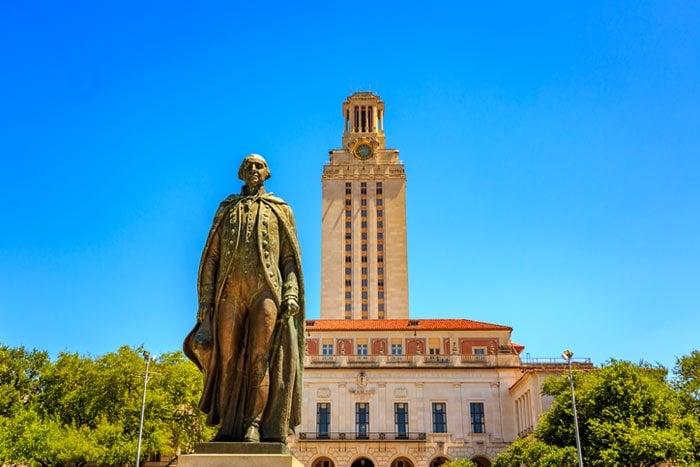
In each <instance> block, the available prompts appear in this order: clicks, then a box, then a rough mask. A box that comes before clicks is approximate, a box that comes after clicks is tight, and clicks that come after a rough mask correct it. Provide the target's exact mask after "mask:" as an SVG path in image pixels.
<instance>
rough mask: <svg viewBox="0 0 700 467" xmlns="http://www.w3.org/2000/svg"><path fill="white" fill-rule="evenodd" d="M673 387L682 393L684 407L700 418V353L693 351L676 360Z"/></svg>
mask: <svg viewBox="0 0 700 467" xmlns="http://www.w3.org/2000/svg"><path fill="white" fill-rule="evenodd" d="M673 372H674V373H675V375H676V378H675V379H674V381H673V386H674V387H675V388H676V389H677V390H678V391H679V392H680V395H681V399H682V401H683V404H684V406H685V407H686V408H687V409H688V411H689V412H690V413H692V414H693V415H695V417H696V418H700V351H698V350H693V351H692V352H691V353H690V355H686V356H684V357H681V358H679V359H677V360H676V366H675V367H674V369H673Z"/></svg>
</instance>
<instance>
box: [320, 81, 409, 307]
mask: <svg viewBox="0 0 700 467" xmlns="http://www.w3.org/2000/svg"><path fill="white" fill-rule="evenodd" d="M343 118H344V121H345V125H344V130H343V139H342V144H343V146H342V149H334V150H331V151H329V154H330V158H329V159H330V160H329V162H328V163H326V164H325V165H324V167H323V176H322V178H321V183H322V185H323V211H322V221H321V229H322V237H321V241H322V246H321V258H322V259H321V319H404V318H408V267H407V266H408V265H407V253H406V250H407V249H406V174H405V171H404V166H403V163H402V162H400V161H399V151H398V150H396V149H387V148H386V141H385V137H384V102H382V100H381V99H380V98H379V96H377V95H375V94H373V93H371V92H356V93H355V94H353V95H351V96H349V97H348V98H347V100H346V101H345V102H344V103H343Z"/></svg>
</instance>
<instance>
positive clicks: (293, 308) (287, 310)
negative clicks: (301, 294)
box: [281, 297, 299, 320]
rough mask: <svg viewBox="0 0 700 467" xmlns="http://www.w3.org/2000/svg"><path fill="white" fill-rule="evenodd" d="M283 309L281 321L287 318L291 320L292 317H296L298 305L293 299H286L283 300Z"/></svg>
mask: <svg viewBox="0 0 700 467" xmlns="http://www.w3.org/2000/svg"><path fill="white" fill-rule="evenodd" d="M283 309H284V312H283V313H282V316H281V318H282V320H286V319H287V318H291V317H292V316H294V315H296V314H297V313H299V303H298V302H297V299H296V298H294V297H287V298H285V299H284V302H283Z"/></svg>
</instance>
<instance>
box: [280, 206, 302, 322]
mask: <svg viewBox="0 0 700 467" xmlns="http://www.w3.org/2000/svg"><path fill="white" fill-rule="evenodd" d="M284 211H285V214H287V219H286V221H287V223H288V226H289V229H288V230H289V234H290V235H296V226H295V225H294V216H293V214H292V210H291V209H290V208H289V206H285V209H284ZM285 230H286V229H280V237H281V238H280V271H281V273H282V304H283V307H284V308H286V310H285V311H286V313H287V314H288V315H289V316H292V315H295V314H296V313H297V312H298V311H299V271H298V270H297V261H296V254H295V251H294V247H293V246H292V242H291V241H290V240H289V238H287V233H286V232H285Z"/></svg>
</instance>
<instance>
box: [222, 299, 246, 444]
mask: <svg viewBox="0 0 700 467" xmlns="http://www.w3.org/2000/svg"><path fill="white" fill-rule="evenodd" d="M244 319H245V308H244V307H243V306H242V305H241V302H240V300H239V297H238V295H237V294H235V293H230V294H226V295H224V296H223V297H222V299H221V301H220V303H219V309H218V319H217V333H218V335H217V338H218V343H219V345H218V350H219V362H220V363H219V369H218V370H219V385H218V391H217V403H218V409H219V415H220V417H221V426H220V428H219V433H218V434H217V439H220V440H222V441H225V440H232V439H241V437H242V425H243V423H242V418H243V413H242V411H241V409H240V404H239V402H240V399H241V396H243V391H244V390H245V389H244V384H243V383H242V382H243V363H244V362H243V361H242V359H241V358H239V357H240V351H239V349H240V348H241V343H242V341H243V338H244V336H243V332H244V331H245V326H244Z"/></svg>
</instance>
